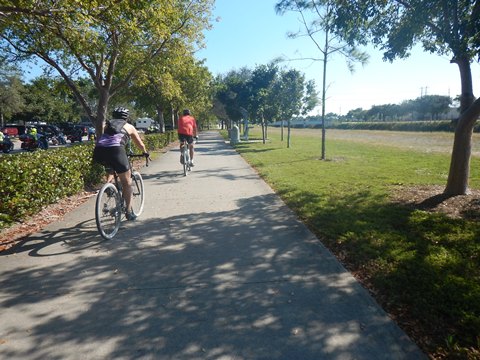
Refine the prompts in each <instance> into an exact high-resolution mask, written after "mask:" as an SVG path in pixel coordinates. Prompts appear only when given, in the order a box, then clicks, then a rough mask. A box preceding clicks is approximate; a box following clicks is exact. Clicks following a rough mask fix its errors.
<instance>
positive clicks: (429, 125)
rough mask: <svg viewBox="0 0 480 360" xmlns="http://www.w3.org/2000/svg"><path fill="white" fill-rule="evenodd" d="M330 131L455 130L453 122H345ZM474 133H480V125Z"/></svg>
mask: <svg viewBox="0 0 480 360" xmlns="http://www.w3.org/2000/svg"><path fill="white" fill-rule="evenodd" d="M328 128H330V129H342V130H391V131H446V132H453V131H454V130H455V122H453V121H448V120H445V121H392V122H344V123H332V124H329V125H328ZM474 132H480V125H477V126H475V129H474Z"/></svg>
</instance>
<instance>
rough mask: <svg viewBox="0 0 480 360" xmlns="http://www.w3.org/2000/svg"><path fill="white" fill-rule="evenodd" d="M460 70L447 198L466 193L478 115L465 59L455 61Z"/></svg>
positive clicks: (479, 111)
mask: <svg viewBox="0 0 480 360" xmlns="http://www.w3.org/2000/svg"><path fill="white" fill-rule="evenodd" d="M455 62H456V63H457V64H458V67H459V69H460V77H461V82H462V95H461V97H460V113H461V115H460V118H459V120H458V124H457V127H456V128H455V138H454V142H453V150H452V158H451V161H450V170H449V174H448V180H447V186H446V187H445V190H444V192H443V193H444V194H445V195H448V196H455V195H465V194H467V193H468V180H469V176H470V157H471V153H472V133H473V127H474V126H475V122H476V121H477V119H478V116H479V115H480V99H477V100H476V101H474V99H475V98H474V96H473V86H472V73H471V68H470V62H469V61H468V60H466V59H460V60H457V61H455Z"/></svg>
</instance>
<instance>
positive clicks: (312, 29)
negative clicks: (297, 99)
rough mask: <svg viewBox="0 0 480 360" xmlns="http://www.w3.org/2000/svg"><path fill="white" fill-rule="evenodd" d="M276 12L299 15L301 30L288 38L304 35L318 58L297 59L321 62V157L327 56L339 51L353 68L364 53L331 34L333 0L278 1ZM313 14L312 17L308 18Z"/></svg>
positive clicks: (323, 133)
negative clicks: (314, 49)
mask: <svg viewBox="0 0 480 360" xmlns="http://www.w3.org/2000/svg"><path fill="white" fill-rule="evenodd" d="M275 9H276V11H277V13H279V14H284V13H285V12H287V11H293V12H296V13H298V14H299V20H300V22H301V24H302V28H303V29H302V30H299V31H298V32H293V33H290V34H289V36H290V37H291V38H298V37H303V36H307V37H308V38H310V39H311V40H312V43H313V44H314V46H315V48H316V49H317V50H318V51H319V53H320V55H321V56H320V57H313V58H301V59H298V60H313V61H321V62H322V63H323V74H322V154H321V159H322V160H325V102H326V92H327V64H328V62H329V61H330V57H331V56H332V55H334V54H335V53H339V54H341V55H342V56H343V57H344V58H345V59H346V61H347V65H348V68H349V69H350V71H353V70H354V64H355V63H356V62H360V63H362V65H363V64H365V63H366V62H367V61H368V54H366V53H365V52H362V51H359V50H358V49H357V47H356V46H355V45H354V44H353V43H347V42H345V41H344V40H343V39H342V37H341V36H338V35H336V34H334V33H333V32H332V31H331V29H332V26H333V23H332V21H333V19H334V15H335V13H334V1H333V0H279V1H278V2H277V4H276V5H275ZM312 17H313V20H310V19H311V18H312Z"/></svg>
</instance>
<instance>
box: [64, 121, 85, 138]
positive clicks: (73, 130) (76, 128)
mask: <svg viewBox="0 0 480 360" xmlns="http://www.w3.org/2000/svg"><path fill="white" fill-rule="evenodd" d="M59 127H60V128H61V129H62V130H63V134H64V135H75V134H78V133H79V132H80V131H81V132H82V136H87V135H88V127H87V126H85V125H80V124H71V123H65V124H60V125H59Z"/></svg>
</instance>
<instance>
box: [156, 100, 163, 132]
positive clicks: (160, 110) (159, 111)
mask: <svg viewBox="0 0 480 360" xmlns="http://www.w3.org/2000/svg"><path fill="white" fill-rule="evenodd" d="M156 108H157V117H158V124H159V125H160V132H161V133H162V134H163V133H164V132H165V118H164V117H163V107H162V106H161V105H157V106H156Z"/></svg>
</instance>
